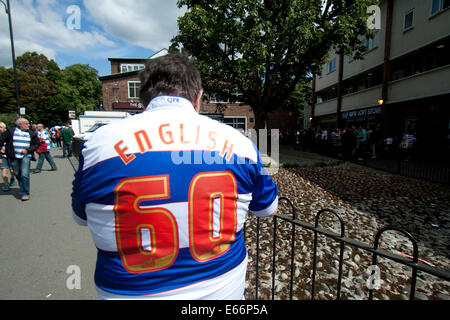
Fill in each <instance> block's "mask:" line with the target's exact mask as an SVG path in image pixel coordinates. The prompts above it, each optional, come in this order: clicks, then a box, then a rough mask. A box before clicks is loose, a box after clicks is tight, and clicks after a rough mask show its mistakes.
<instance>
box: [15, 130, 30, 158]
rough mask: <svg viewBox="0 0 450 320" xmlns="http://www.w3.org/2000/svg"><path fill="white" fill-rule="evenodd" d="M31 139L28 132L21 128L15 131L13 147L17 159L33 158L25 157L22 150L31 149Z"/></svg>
mask: <svg viewBox="0 0 450 320" xmlns="http://www.w3.org/2000/svg"><path fill="white" fill-rule="evenodd" d="M30 142H31V137H30V133H29V132H28V130H26V131H22V130H20V129H19V128H16V129H15V130H14V136H13V146H14V153H15V157H16V159H23V158H24V157H31V155H30V154H27V155H24V154H23V153H22V150H24V149H29V148H30Z"/></svg>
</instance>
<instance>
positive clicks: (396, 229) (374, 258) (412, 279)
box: [369, 226, 419, 300]
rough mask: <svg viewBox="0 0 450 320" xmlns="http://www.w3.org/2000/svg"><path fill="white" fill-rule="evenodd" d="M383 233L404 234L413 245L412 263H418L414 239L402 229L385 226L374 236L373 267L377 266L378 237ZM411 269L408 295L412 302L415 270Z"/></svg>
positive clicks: (370, 298)
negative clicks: (395, 232)
mask: <svg viewBox="0 0 450 320" xmlns="http://www.w3.org/2000/svg"><path fill="white" fill-rule="evenodd" d="M385 231H397V232H400V233H402V234H404V235H405V236H406V237H407V238H408V239H409V240H410V241H411V242H412V244H413V263H417V262H418V261H419V249H418V246H417V241H416V239H415V238H414V237H413V236H412V235H411V234H410V233H409V232H408V231H406V230H403V229H402V228H399V227H394V226H387V227H384V228H382V229H381V230H379V231H378V232H377V234H376V235H375V244H374V247H373V249H374V250H375V252H374V253H373V258H372V265H373V266H375V265H376V264H377V256H378V254H377V252H376V250H378V243H379V241H380V237H381V235H382V234H383V233H384V232H385ZM412 269H413V272H412V275H411V290H410V294H409V300H414V294H415V292H416V280H417V279H416V278H417V269H416V268H415V267H412ZM372 299H373V289H369V300H372Z"/></svg>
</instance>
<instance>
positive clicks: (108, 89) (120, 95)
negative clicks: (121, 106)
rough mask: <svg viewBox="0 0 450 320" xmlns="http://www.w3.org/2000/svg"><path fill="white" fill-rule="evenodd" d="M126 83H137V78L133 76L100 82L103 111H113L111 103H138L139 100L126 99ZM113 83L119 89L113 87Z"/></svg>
mask: <svg viewBox="0 0 450 320" xmlns="http://www.w3.org/2000/svg"><path fill="white" fill-rule="evenodd" d="M128 81H139V76H138V75H133V76H129V77H124V78H121V79H108V80H103V81H102V94H103V109H105V110H113V109H112V104H113V102H139V99H130V98H128ZM115 83H116V84H118V85H119V88H115V87H114V84H115Z"/></svg>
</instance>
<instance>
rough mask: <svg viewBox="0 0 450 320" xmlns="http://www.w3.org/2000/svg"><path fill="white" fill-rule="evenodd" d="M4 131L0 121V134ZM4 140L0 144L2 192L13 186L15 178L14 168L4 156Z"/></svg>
mask: <svg viewBox="0 0 450 320" xmlns="http://www.w3.org/2000/svg"><path fill="white" fill-rule="evenodd" d="M5 131H6V125H5V123H4V122H0V135H1V134H2V133H3V132H5ZM5 150H6V142H5V143H3V144H2V145H0V169H1V170H2V178H3V192H7V191H9V189H10V187H12V186H14V184H15V183H16V179H14V170H13V169H12V167H11V165H10V163H9V159H8V157H7V156H6V151H5ZM8 171H9V172H10V174H11V178H10V177H9V176H8Z"/></svg>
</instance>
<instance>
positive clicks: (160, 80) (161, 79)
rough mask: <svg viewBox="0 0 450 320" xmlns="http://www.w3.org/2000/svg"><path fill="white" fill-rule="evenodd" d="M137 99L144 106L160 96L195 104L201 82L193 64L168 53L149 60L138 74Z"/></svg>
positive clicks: (180, 55)
mask: <svg viewBox="0 0 450 320" xmlns="http://www.w3.org/2000/svg"><path fill="white" fill-rule="evenodd" d="M140 78H141V89H140V93H139V97H140V98H141V102H142V103H143V104H144V106H147V105H148V104H149V102H150V101H151V100H152V99H153V98H155V97H157V96H160V95H166V94H167V95H176V96H180V97H184V98H186V99H188V100H189V101H191V102H192V103H194V102H195V99H196V98H197V96H198V94H199V93H200V90H201V89H202V82H201V78H200V72H199V71H198V69H197V66H196V65H195V63H194V62H193V61H192V60H190V59H189V58H188V57H187V56H186V55H183V54H180V53H169V54H167V55H165V56H162V57H159V58H155V59H151V60H149V61H148V62H147V63H146V65H145V69H144V70H142V71H141V72H140Z"/></svg>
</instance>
